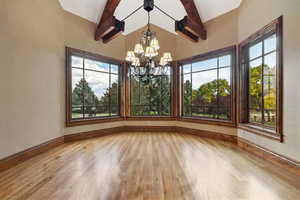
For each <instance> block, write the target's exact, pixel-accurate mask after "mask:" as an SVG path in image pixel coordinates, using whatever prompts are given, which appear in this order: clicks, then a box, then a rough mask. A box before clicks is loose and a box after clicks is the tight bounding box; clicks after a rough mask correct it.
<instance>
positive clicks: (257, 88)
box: [240, 18, 282, 137]
mask: <svg viewBox="0 0 300 200" xmlns="http://www.w3.org/2000/svg"><path fill="white" fill-rule="evenodd" d="M281 43H282V18H279V19H277V20H275V21H274V22H272V23H271V24H269V25H268V26H266V27H265V28H263V29H262V30H260V31H259V32H258V33H256V34H255V35H253V36H251V37H250V38H249V39H248V40H246V41H245V42H243V43H242V44H241V45H240V53H241V59H240V62H241V63H240V65H241V77H240V80H241V99H240V104H241V108H240V115H241V119H240V123H243V124H247V125H248V126H249V127H250V128H258V130H262V131H265V133H266V134H269V135H271V136H274V137H276V136H278V137H281V131H282V130H281V126H282V122H281V120H282V119H281V118H282V113H281V112H282V80H281V79H282V44H281ZM263 134H264V133H263Z"/></svg>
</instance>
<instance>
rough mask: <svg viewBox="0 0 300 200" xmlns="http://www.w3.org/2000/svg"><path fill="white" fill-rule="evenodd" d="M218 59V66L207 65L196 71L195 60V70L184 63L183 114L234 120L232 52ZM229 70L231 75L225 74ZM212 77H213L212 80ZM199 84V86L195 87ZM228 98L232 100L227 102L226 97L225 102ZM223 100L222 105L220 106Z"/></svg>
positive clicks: (182, 76)
mask: <svg viewBox="0 0 300 200" xmlns="http://www.w3.org/2000/svg"><path fill="white" fill-rule="evenodd" d="M228 57H229V59H228ZM214 59H215V62H216V65H217V67H215V68H210V66H204V68H205V70H197V71H195V70H194V71H193V67H194V63H191V64H190V67H191V70H190V72H187V68H186V66H187V65H184V66H182V70H181V80H182V84H183V86H182V92H183V93H182V102H183V106H182V115H183V116H186V117H200V118H209V119H222V120H231V99H232V98H231V85H232V84H231V80H232V77H231V66H232V63H231V62H232V60H231V59H232V56H231V54H223V55H222V56H217V57H216V58H214ZM228 60H229V61H228ZM221 61H222V62H221ZM226 62H230V63H226ZM221 65H222V66H221ZM183 67H185V69H183ZM207 68H209V69H207ZM226 69H230V70H229V75H228V74H227V77H226V75H223V74H221V73H224V70H226ZM221 71H222V72H221ZM200 74H201V75H200ZM214 74H215V75H214ZM208 77H210V80H209V78H208ZM222 78H224V79H222ZM197 82H198V83H200V87H199V88H197V87H198V85H199V84H197ZM195 83H196V85H197V87H194V85H195ZM211 88H213V89H211ZM226 98H227V99H228V98H229V103H227V102H228V101H227V100H225V104H224V103H222V102H223V101H224V99H226ZM221 103H222V105H220V104H221ZM223 104H224V105H223Z"/></svg>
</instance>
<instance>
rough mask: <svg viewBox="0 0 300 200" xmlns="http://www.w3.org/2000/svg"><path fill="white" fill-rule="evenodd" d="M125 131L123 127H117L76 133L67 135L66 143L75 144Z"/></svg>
mask: <svg viewBox="0 0 300 200" xmlns="http://www.w3.org/2000/svg"><path fill="white" fill-rule="evenodd" d="M120 132H124V131H123V126H119V127H115V128H108V129H101V130H94V131H87V132H82V133H75V134H71V135H65V140H64V141H65V142H75V141H79V140H85V139H90V138H95V137H100V136H105V135H111V134H115V133H120Z"/></svg>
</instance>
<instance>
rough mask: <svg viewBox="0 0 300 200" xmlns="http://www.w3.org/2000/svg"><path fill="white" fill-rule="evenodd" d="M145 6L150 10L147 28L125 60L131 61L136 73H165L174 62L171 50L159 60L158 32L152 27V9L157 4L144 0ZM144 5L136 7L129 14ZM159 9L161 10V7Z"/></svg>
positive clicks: (141, 74) (152, 0)
mask: <svg viewBox="0 0 300 200" xmlns="http://www.w3.org/2000/svg"><path fill="white" fill-rule="evenodd" d="M143 6H144V9H145V10H146V11H147V12H148V24H147V30H146V31H144V32H143V33H142V37H141V39H140V41H139V42H138V43H137V44H136V45H135V46H134V49H133V50H129V51H127V54H126V58H125V60H126V61H127V62H129V63H130V65H131V66H132V68H133V73H134V74H136V75H139V76H145V75H147V76H149V75H156V74H161V75H163V74H165V73H166V72H167V68H168V67H169V65H170V62H172V55H171V53H170V52H165V53H163V56H162V57H161V58H160V59H159V61H158V60H157V58H158V55H159V53H158V50H159V49H160V46H159V41H158V40H157V37H156V33H155V32H154V31H151V29H150V11H152V10H153V8H154V6H155V5H154V0H144V5H143ZM143 6H141V7H139V8H138V9H136V10H135V11H134V12H133V13H131V14H130V15H129V16H131V15H132V14H134V13H135V12H136V11H138V10H139V9H140V8H142V7H143ZM155 7H156V6H155ZM156 8H158V7H156ZM158 9H159V8H158ZM159 10H160V11H161V9H159Z"/></svg>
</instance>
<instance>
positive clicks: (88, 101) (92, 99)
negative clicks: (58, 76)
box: [72, 78, 98, 116]
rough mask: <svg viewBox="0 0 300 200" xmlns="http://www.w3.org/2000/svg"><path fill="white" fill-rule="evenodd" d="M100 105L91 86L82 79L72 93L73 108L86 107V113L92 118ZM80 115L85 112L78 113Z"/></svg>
mask: <svg viewBox="0 0 300 200" xmlns="http://www.w3.org/2000/svg"><path fill="white" fill-rule="evenodd" d="M97 104H98V98H97V96H96V95H95V93H94V91H93V90H92V89H91V87H90V86H89V84H88V82H87V81H86V80H85V79H84V78H82V79H81V80H80V81H79V82H78V83H76V85H75V88H74V90H73V91H72V105H73V106H83V105H84V106H85V108H84V109H85V113H88V114H89V116H92V115H93V113H94V111H95V108H94V106H96V105H97ZM78 112H79V113H80V114H82V113H83V110H82V109H80V111H78Z"/></svg>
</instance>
